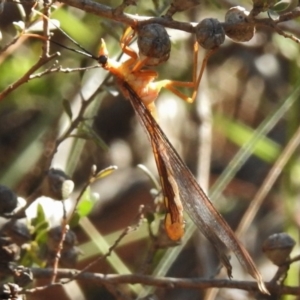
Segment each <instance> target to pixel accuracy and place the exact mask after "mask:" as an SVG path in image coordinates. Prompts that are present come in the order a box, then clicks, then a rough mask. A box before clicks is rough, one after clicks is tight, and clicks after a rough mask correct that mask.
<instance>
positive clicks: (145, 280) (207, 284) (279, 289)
mask: <svg viewBox="0 0 300 300" xmlns="http://www.w3.org/2000/svg"><path fill="white" fill-rule="evenodd" d="M31 271H32V273H33V276H34V278H36V279H37V278H50V277H51V276H52V274H53V270H52V269H40V268H32V269H31ZM78 272H80V271H78V270H68V269H58V270H57V277H58V278H72V277H74V275H76V274H77V273H78ZM77 280H82V281H88V282H92V281H93V282H96V283H100V284H103V283H105V284H144V285H150V286H156V287H161V288H168V289H173V288H185V289H208V288H212V287H216V288H230V289H240V290H245V291H249V292H259V290H258V287H257V283H256V282H253V281H237V280H228V279H201V278H189V279H186V278H173V277H153V276H146V275H135V274H128V275H117V274H101V273H90V272H86V273H80V274H79V275H78V277H77ZM58 285H62V283H55V284H53V285H51V284H50V285H47V286H42V287H36V288H34V289H28V290H25V291H24V292H25V293H26V294H32V293H36V292H38V291H41V290H45V289H47V288H50V287H55V286H58ZM266 286H267V288H268V290H269V291H270V292H271V294H277V295H299V293H300V287H293V286H278V285H276V284H274V283H266Z"/></svg>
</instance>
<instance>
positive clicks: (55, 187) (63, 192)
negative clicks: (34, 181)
mask: <svg viewBox="0 0 300 300" xmlns="http://www.w3.org/2000/svg"><path fill="white" fill-rule="evenodd" d="M73 189H74V182H73V181H72V180H70V178H69V177H68V176H67V175H66V174H65V173H64V172H63V171H62V170H59V169H54V168H52V169H50V170H49V171H48V172H47V175H46V177H45V178H44V180H43V183H42V186H41V193H42V195H43V196H46V197H50V198H52V199H54V200H65V199H67V198H68V197H69V196H70V194H71V193H72V191H73Z"/></svg>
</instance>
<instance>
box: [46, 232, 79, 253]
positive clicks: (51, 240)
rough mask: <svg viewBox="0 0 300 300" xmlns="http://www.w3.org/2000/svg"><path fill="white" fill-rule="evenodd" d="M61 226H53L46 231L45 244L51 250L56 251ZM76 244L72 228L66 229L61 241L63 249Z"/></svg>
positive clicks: (59, 239)
mask: <svg viewBox="0 0 300 300" xmlns="http://www.w3.org/2000/svg"><path fill="white" fill-rule="evenodd" d="M61 235H62V228H61V226H56V227H53V228H51V229H50V230H49V232H48V239H47V246H48V249H49V250H51V251H56V250H57V247H58V245H59V242H60V241H61ZM75 244H77V237H76V234H75V233H74V232H73V231H72V230H68V231H67V233H66V235H65V239H64V242H63V249H64V250H68V249H70V248H73V247H74V246H75Z"/></svg>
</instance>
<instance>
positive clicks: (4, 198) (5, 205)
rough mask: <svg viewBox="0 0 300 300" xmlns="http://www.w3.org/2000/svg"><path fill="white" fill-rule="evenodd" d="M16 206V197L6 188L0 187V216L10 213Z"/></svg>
mask: <svg viewBox="0 0 300 300" xmlns="http://www.w3.org/2000/svg"><path fill="white" fill-rule="evenodd" d="M17 205H18V198H17V195H16V194H15V193H14V192H13V191H12V190H11V189H9V188H8V187H6V186H4V185H0V214H1V215H3V214H7V213H11V212H12V211H13V210H14V209H15V208H16V207H17Z"/></svg>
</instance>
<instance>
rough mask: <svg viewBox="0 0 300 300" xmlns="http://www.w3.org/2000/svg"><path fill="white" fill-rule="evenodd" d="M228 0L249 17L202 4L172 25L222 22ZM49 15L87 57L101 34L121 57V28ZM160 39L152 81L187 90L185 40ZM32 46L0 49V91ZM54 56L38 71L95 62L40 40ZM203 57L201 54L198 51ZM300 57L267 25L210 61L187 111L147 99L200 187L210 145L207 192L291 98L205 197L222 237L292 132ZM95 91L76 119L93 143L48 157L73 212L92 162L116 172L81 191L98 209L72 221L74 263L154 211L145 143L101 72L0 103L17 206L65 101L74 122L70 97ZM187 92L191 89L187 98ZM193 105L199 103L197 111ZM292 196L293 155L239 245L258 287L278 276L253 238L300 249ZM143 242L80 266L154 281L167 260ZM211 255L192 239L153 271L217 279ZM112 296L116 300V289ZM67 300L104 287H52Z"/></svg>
mask: <svg viewBox="0 0 300 300" xmlns="http://www.w3.org/2000/svg"><path fill="white" fill-rule="evenodd" d="M101 3H103V4H106V5H109V6H112V7H114V6H116V5H118V4H119V2H118V1H101ZM234 4H235V5H244V6H245V7H246V8H248V9H249V10H250V9H251V2H250V1H236V2H235V1H202V3H201V5H200V6H198V7H196V8H195V9H192V10H189V11H186V12H183V13H177V14H176V15H175V16H174V19H176V20H179V21H187V22H199V20H202V19H203V18H207V17H212V18H217V19H219V20H220V21H223V20H224V15H225V13H226V11H227V9H228V8H229V7H231V6H233V5H234ZM155 5H156V6H155ZM167 5H168V2H167V1H157V3H154V2H152V1H138V3H137V6H136V7H130V8H128V10H126V12H129V13H131V14H138V15H145V16H156V15H157V16H159V15H162V14H163V13H164V11H165V9H166V7H167ZM24 7H25V12H22V11H21V9H20V7H18V6H17V5H16V4H14V3H10V2H9V3H7V4H6V5H5V8H4V12H3V13H2V14H1V15H0V30H1V33H2V40H1V42H0V45H1V47H4V46H5V45H6V44H8V43H9V42H10V41H11V40H12V39H13V38H14V36H15V35H16V34H17V31H16V29H15V27H14V25H13V22H16V21H23V22H25V23H26V22H29V19H28V18H29V11H26V6H24ZM22 14H23V15H22ZM51 18H52V19H56V20H59V22H60V26H61V28H62V29H63V30H64V31H66V32H67V33H68V34H69V35H70V36H72V37H73V38H74V39H75V40H76V41H78V42H79V43H80V44H81V45H82V46H83V47H84V48H86V49H87V50H88V51H90V52H91V53H93V54H97V49H98V47H99V42H100V38H104V39H105V41H106V43H107V46H108V50H109V53H110V56H111V57H113V58H119V57H120V55H121V50H120V46H119V38H120V37H121V35H122V32H123V31H124V28H125V27H124V26H123V25H122V24H120V23H118V22H114V21H111V20H106V19H104V18H99V17H97V16H95V15H92V14H87V13H85V12H83V11H80V10H78V9H75V8H72V7H67V6H65V5H63V4H62V3H57V6H56V7H55V8H54V9H53V13H52V15H51ZM283 28H284V29H285V30H289V31H290V32H292V33H293V34H295V35H296V36H299V34H300V25H299V22H298V20H293V21H289V22H286V23H285V24H283ZM52 33H53V37H52V39H54V40H56V41H58V42H59V43H61V44H64V45H68V46H70V47H74V45H72V43H71V42H70V41H69V40H68V39H67V38H66V37H65V36H64V35H63V34H62V33H61V32H59V31H58V30H53V31H52ZM168 33H169V35H170V38H171V42H172V52H171V57H170V60H169V61H168V62H166V63H165V64H163V65H161V66H159V67H157V68H155V69H156V70H157V71H158V72H159V79H164V78H168V79H175V80H182V81H190V80H191V78H192V69H193V59H192V57H193V56H192V55H193V42H194V37H193V36H192V35H191V34H188V33H184V32H180V31H176V30H171V29H169V30H168ZM41 47H42V41H41V40H39V39H35V38H31V37H25V38H23V39H21V41H18V42H17V43H16V44H14V45H12V46H11V47H9V48H8V49H7V50H6V51H2V52H1V53H0V79H1V80H0V91H2V90H4V89H5V88H7V87H8V86H9V85H10V84H11V83H13V82H14V81H16V80H17V79H19V78H20V77H21V76H22V75H23V74H24V73H25V72H27V71H28V69H30V67H31V66H32V65H34V64H35V63H36V61H37V60H38V59H39V57H40V55H41V51H42V50H41ZM133 47H135V45H133ZM55 51H59V52H60V53H61V54H60V56H59V57H58V58H57V61H56V62H54V61H50V63H49V64H48V65H46V66H43V67H42V69H40V70H38V72H41V71H42V70H43V69H44V70H45V68H47V67H49V66H51V64H54V63H55V64H56V65H57V66H62V68H78V67H86V66H91V65H96V62H95V61H93V60H92V59H88V58H86V57H84V56H81V55H79V54H77V53H73V52H71V51H68V50H66V49H62V48H60V47H59V46H56V45H53V44H51V53H53V52H55ZM200 54H201V55H203V50H201V51H200ZM299 57H300V55H299V45H297V44H296V43H295V42H293V41H291V40H289V39H285V38H284V37H282V36H279V35H278V34H277V33H274V32H273V31H271V30H270V29H266V28H257V32H256V34H255V36H254V38H253V39H252V40H251V41H249V42H247V43H234V42H233V41H231V40H230V39H229V38H227V39H226V41H225V43H224V44H223V45H222V46H221V48H220V49H219V50H218V51H217V52H216V53H215V54H214V55H213V56H212V57H211V58H210V60H209V63H208V67H207V70H206V73H205V76H204V78H203V80H202V82H201V84H200V88H199V93H198V98H197V101H196V103H194V104H192V105H191V104H186V103H184V102H183V101H181V100H180V99H178V98H177V97H176V96H174V95H173V94H170V93H169V92H167V91H163V92H162V93H161V95H160V97H159V99H158V101H157V106H158V110H159V118H160V124H161V126H162V128H163V130H164V131H165V132H166V134H167V136H168V137H169V139H170V140H171V142H172V144H173V145H174V146H175V148H176V149H177V151H178V152H179V153H180V155H181V156H182V158H183V160H184V161H185V162H186V163H187V165H188V166H189V167H190V169H191V170H192V172H193V173H194V174H195V175H196V176H198V177H199V178H200V175H201V174H199V170H201V166H199V164H198V162H201V157H199V149H200V147H201V145H203V143H208V147H210V145H209V140H210V139H211V157H206V158H205V159H206V160H209V163H210V165H211V166H210V174H209V179H210V185H212V184H213V183H214V182H216V181H217V180H218V178H219V177H220V176H221V175H223V176H224V172H228V168H227V169H226V167H227V166H228V165H229V164H230V163H232V159H233V158H234V157H235V154H236V153H237V152H238V150H239V149H240V148H241V147H242V146H243V145H244V144H245V143H246V142H247V141H248V140H249V138H250V137H251V136H253V135H255V134H256V129H257V128H258V127H259V125H260V124H261V123H262V122H263V121H264V120H266V119H267V118H268V117H270V116H271V115H273V114H275V113H276V111H277V110H278V108H279V106H280V105H281V104H282V103H284V102H285V101H286V100H287V99H288V97H289V96H290V95H291V94H292V93H296V95H295V97H296V98H297V99H298V100H297V101H294V102H293V104H292V106H291V107H290V109H289V110H288V111H287V112H286V113H285V114H284V115H283V116H282V117H281V118H280V120H279V121H278V122H277V123H276V125H275V126H274V128H273V129H272V130H271V131H270V133H269V134H268V135H266V136H263V137H262V138H261V139H260V141H259V143H258V144H257V145H256V147H255V148H254V149H251V150H249V155H250V154H251V155H250V157H249V159H248V160H247V161H246V162H245V163H244V164H243V166H242V167H241V169H240V170H239V171H238V172H237V174H235V176H234V178H233V179H232V180H231V181H230V183H229V184H228V185H227V186H226V188H225V190H224V191H223V192H222V193H221V196H220V197H217V198H213V202H214V203H215V204H216V206H217V207H218V208H219V210H220V211H221V212H222V214H224V216H225V218H226V220H227V221H228V222H229V224H230V225H231V226H232V227H233V228H235V227H236V226H237V224H238V222H239V220H240V219H241V216H242V215H243V212H245V210H246V208H247V207H248V206H249V204H250V202H251V200H252V199H253V197H254V195H255V193H256V192H257V190H258V189H259V188H260V186H261V184H262V182H263V180H264V178H265V176H266V175H267V174H268V171H269V170H270V168H271V167H272V165H273V164H274V162H275V161H276V159H277V157H278V155H280V153H281V152H282V151H283V149H284V147H285V145H286V144H287V143H288V141H289V139H290V138H291V136H292V135H293V134H294V132H295V131H296V129H297V128H298V127H299V120H300V119H299V111H300V109H299V105H300V102H299V92H297V87H298V86H299V64H300V61H299ZM103 82H104V84H102V83H103ZM101 84H102V85H101ZM99 86H100V88H99ZM96 89H99V92H98V93H97V95H96V97H95V99H94V102H93V103H92V104H91V105H90V107H89V109H88V111H87V113H86V117H87V118H88V120H87V123H86V124H88V128H89V129H88V133H91V132H93V134H94V138H92V139H90V140H87V139H76V138H69V139H67V140H66V141H65V142H64V143H63V144H62V145H61V146H60V147H59V148H58V150H57V153H56V155H55V157H54V159H53V161H52V164H51V165H52V166H54V167H57V168H61V169H63V170H65V171H66V173H67V174H68V175H69V176H70V177H72V179H73V181H74V182H75V189H76V190H75V193H74V196H72V197H71V199H69V200H67V202H68V203H69V205H70V206H72V204H74V199H75V198H76V195H77V194H78V191H79V190H80V188H81V187H82V185H83V184H84V182H86V180H87V178H88V176H89V172H90V169H91V166H92V165H93V164H95V165H97V167H98V170H101V169H103V168H106V167H108V166H110V165H116V166H118V170H117V171H115V172H114V173H113V174H111V175H110V176H108V177H107V178H104V179H101V180H99V181H97V182H96V183H95V184H93V185H92V186H91V193H98V194H99V195H100V198H99V200H98V201H96V200H95V201H96V204H95V205H94V204H93V210H92V212H91V214H90V215H89V217H88V218H83V219H81V223H80V224H81V226H77V227H76V228H74V231H75V232H76V234H77V239H78V246H79V248H80V249H81V251H82V255H80V256H79V260H80V262H79V264H78V266H77V267H78V268H82V267H83V266H85V265H86V264H87V263H88V262H90V261H91V260H92V259H94V258H95V257H97V256H99V255H100V254H101V253H102V254H103V253H105V252H106V251H107V250H108V248H109V247H110V246H111V245H112V244H113V243H114V241H115V240H116V239H117V237H118V236H119V234H120V231H121V230H123V229H124V228H126V226H129V225H132V224H133V223H134V220H135V217H136V215H137V213H138V209H139V205H144V206H145V211H146V212H149V213H152V212H153V211H154V207H155V205H154V199H153V196H152V194H151V193H150V191H151V189H153V188H155V185H154V184H153V182H152V181H151V180H150V179H149V178H148V176H147V175H146V174H145V173H144V172H143V171H142V170H141V169H139V168H137V164H144V165H146V166H147V168H149V170H150V171H151V172H152V173H153V174H154V175H155V176H157V171H156V169H155V165H154V161H153V154H152V151H151V147H150V145H149V143H148V141H147V138H146V135H145V133H144V132H143V130H142V129H141V128H140V126H139V124H138V123H137V121H136V120H135V116H134V112H133V110H132V108H131V107H130V103H129V102H128V101H125V100H124V97H123V96H122V95H120V94H119V93H118V90H117V88H116V87H115V84H114V81H113V80H112V78H111V77H110V75H109V74H107V73H106V72H105V71H103V70H100V69H92V70H88V71H80V72H71V73H63V72H59V71H58V72H54V73H51V74H47V75H45V76H42V77H41V78H35V79H33V80H30V81H29V82H27V83H26V84H23V85H21V86H20V87H19V88H17V89H16V90H14V91H13V92H12V93H10V94H9V95H8V96H7V97H6V98H5V99H4V100H2V101H1V103H0V166H1V168H0V183H1V184H4V185H7V186H9V187H11V188H12V189H13V190H14V191H15V192H16V193H17V194H18V195H19V196H21V197H24V198H25V199H26V197H28V196H29V195H30V193H31V192H32V191H33V190H34V188H35V187H36V186H37V184H38V182H39V178H40V177H41V176H42V174H43V172H44V171H45V169H44V163H45V160H46V159H47V157H49V151H51V150H52V149H53V144H54V141H55V139H56V138H57V137H59V136H60V135H61V134H62V132H63V131H64V130H65V129H66V127H67V126H68V124H69V122H70V120H69V118H68V117H67V114H66V112H65V111H64V107H63V101H64V100H67V101H68V102H69V103H70V107H71V109H72V113H73V116H76V114H77V113H78V109H79V106H80V101H81V98H82V97H83V98H84V99H88V98H89V97H90V96H91V95H92V94H93V92H94V91H95V90H96ZM185 92H186V93H187V94H189V93H191V91H188V90H185ZM297 93H298V94H297ZM202 104H203V105H206V109H204V112H205V113H204V115H203V108H201V105H202ZM207 122H208V124H210V126H212V128H211V132H210V137H209V139H208V140H201V139H200V134H199V132H200V131H201V126H203V124H207ZM224 170H225V171H224ZM299 188H300V182H299V152H297V153H296V154H295V155H294V156H293V157H292V158H291V159H290V161H289V163H288V164H287V165H286V166H285V168H284V170H283V174H282V176H281V177H280V179H279V180H278V181H277V182H276V184H275V185H274V186H273V187H272V190H271V192H270V193H269V194H268V196H267V198H266V199H265V201H264V202H263V204H262V205H261V207H260V210H259V212H258V214H257V216H256V218H255V220H254V221H253V223H252V224H251V226H250V227H249V229H248V230H247V233H246V234H245V235H244V236H242V237H241V240H242V242H243V243H244V244H245V245H246V248H247V249H249V251H250V253H251V255H252V256H253V258H254V260H255V261H256V263H257V265H258V267H259V269H260V270H261V271H262V274H263V277H264V279H265V280H266V281H268V280H270V279H271V278H272V276H273V274H274V272H275V270H276V268H275V266H273V265H272V264H271V262H269V261H268V260H267V259H266V258H265V257H264V256H263V254H262V251H261V245H262V242H263V241H264V239H265V238H266V237H267V236H268V235H269V234H272V233H275V232H282V231H285V232H288V233H290V234H291V235H292V236H293V238H294V239H295V240H296V241H297V243H299V223H300V219H299V191H300V189H299ZM76 193H77V194H76ZM91 195H92V194H91ZM90 198H91V199H92V198H93V197H92V196H90ZM91 201H92V200H91ZM41 203H42V204H43V205H45V208H44V209H45V211H46V215H47V218H48V220H49V222H50V224H52V225H57V224H59V223H60V221H61V216H62V209H61V206H60V204H58V203H57V202H55V203H53V202H51V201H50V202H48V201H46V200H44V202H43V201H42V202H41ZM35 209H36V206H34V205H33V206H32V207H31V209H30V213H31V214H32V215H34V211H35ZM160 218H162V216H160ZM160 218H159V217H158V216H157V215H155V222H154V223H155V224H152V225H153V228H154V229H153V230H154V233H156V231H157V228H158V227H159V225H158V224H159V222H158V220H160ZM188 222H191V221H188ZM160 234H162V233H160ZM153 245H154V243H153V241H151V239H150V238H149V232H148V226H147V222H144V223H143V224H142V226H140V227H139V228H138V230H137V231H135V232H133V233H131V234H129V235H127V236H126V237H125V238H124V239H123V240H122V242H121V243H120V245H119V246H118V247H117V249H115V251H114V252H113V254H112V255H111V256H110V257H109V258H108V259H107V260H102V261H101V262H99V263H98V264H97V265H96V266H94V267H93V268H92V269H91V271H94V272H100V273H111V272H117V273H128V272H133V273H137V272H145V273H146V274H162V273H161V271H162V269H160V270H159V269H155V267H157V266H159V262H161V260H165V261H167V259H168V257H167V256H166V255H164V252H165V251H166V250H165V249H163V250H159V251H154V250H153V248H154V246H153ZM173 246H174V245H173ZM175 248H176V247H175ZM208 249H210V246H209V245H207V244H206V242H205V241H204V240H203V239H202V237H199V235H198V234H196V235H194V237H193V239H191V240H190V241H189V243H187V245H186V246H185V247H184V248H183V249H182V251H181V253H180V255H178V256H177V257H173V260H174V261H175V262H174V263H171V262H170V263H169V265H168V266H164V268H163V271H164V272H167V274H168V275H169V276H173V277H196V276H212V275H214V273H215V266H216V256H215V254H214V253H213V251H208ZM296 250H299V248H296ZM153 253H155V255H153ZM173 255H174V254H173ZM233 265H234V277H235V278H237V279H242V278H245V275H244V274H243V273H242V272H243V270H240V267H239V266H238V264H236V263H235V262H234V261H233ZM161 268H162V267H161ZM155 272H156V273H155ZM289 274H292V275H291V276H289V277H288V283H290V284H294V285H295V284H296V285H299V268H298V267H297V268H295V269H292V270H291V271H290V273H289ZM122 289H123V292H124V291H126V289H127V288H126V287H124V288H122ZM130 289H131V291H135V292H136V293H139V294H140V295H142V294H143V293H144V294H145V293H146V290H145V287H140V286H132V287H131V288H130ZM75 292H76V293H78V295H77V297H76V299H100V298H101V299H114V297H113V296H111V294H110V293H109V292H108V291H106V289H105V288H104V287H99V286H96V285H94V284H93V283H86V282H85V283H80V282H79V283H78V285H77V283H72V284H70V285H67V286H65V289H64V291H62V290H61V291H60V294H59V299H69V297H70V295H72V299H75V298H74V297H73V295H74V293H75ZM148 292H149V291H148ZM150 292H152V293H154V294H155V295H156V297H158V298H157V299H183V297H184V299H202V298H203V297H204V296H203V295H204V292H201V291H195V290H191V291H188V290H176V289H175V290H164V289H155V290H154V289H153V290H151V291H150ZM52 293H55V295H56V297H57V290H55V291H54V289H52V290H49V291H48V292H47V293H45V294H44V297H49V299H50V297H52V296H53V295H52ZM39 297H40V295H39V296H38V297H34V296H31V297H30V299H38V298H39ZM228 297H232V298H235V299H242V297H243V295H242V294H241V293H240V292H237V291H223V292H222V293H220V294H219V296H218V298H217V299H227V298H228ZM244 297H245V296H244ZM43 299H46V298H43ZM153 299H154V298H153ZM155 299H156V298H155ZM243 299H246V298H243Z"/></svg>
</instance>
